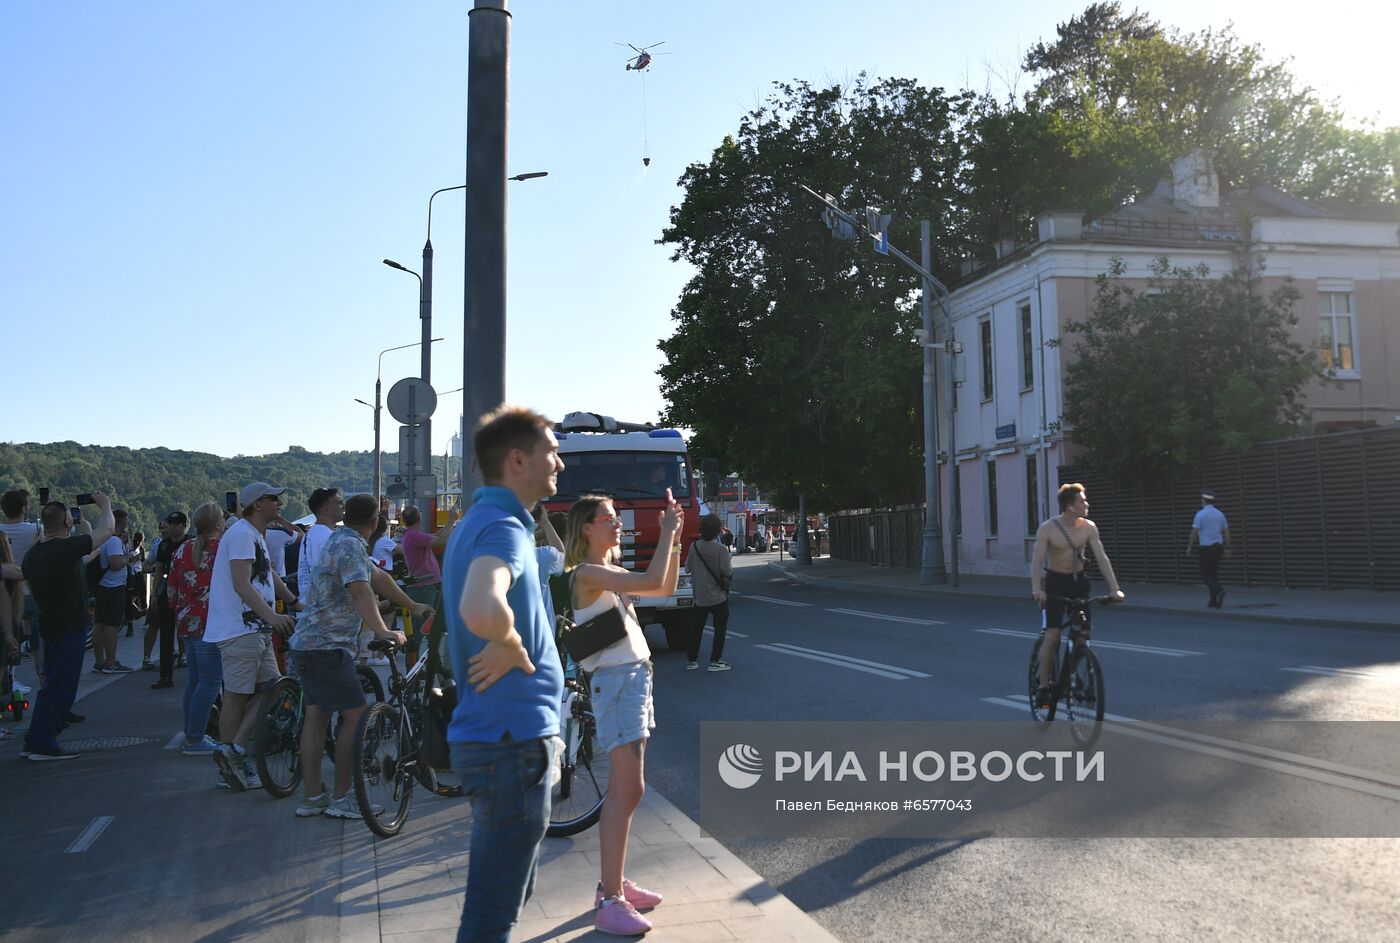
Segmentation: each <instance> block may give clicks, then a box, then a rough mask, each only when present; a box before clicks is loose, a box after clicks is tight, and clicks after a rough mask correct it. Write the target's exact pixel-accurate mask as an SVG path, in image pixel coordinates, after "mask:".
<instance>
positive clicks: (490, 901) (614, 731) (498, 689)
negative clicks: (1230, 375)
mask: <svg viewBox="0 0 1400 943" xmlns="http://www.w3.org/2000/svg"><path fill="white" fill-rule="evenodd" d="M474 445H475V454H476V456H477V461H478V464H479V468H480V470H481V474H482V477H483V480H484V482H485V484H484V485H483V487H481V488H480V489H478V490H477V492H476V493H475V495H474V496H473V501H472V504H471V509H470V511H469V512H468V513H467V514H466V516H465V517H464V518H462V519H461V521H460V522H457V521H456V520H455V519H454V520H449V521H448V523H447V524H446V525H445V526H443V527H442V528H441V529H439V530H437V531H436V532H432V531H427V530H424V529H422V528H421V524H422V520H421V512H420V511H419V509H418V508H415V507H408V508H405V509H403V510H402V511H401V512H400V515H399V516H400V524H401V525H402V527H403V530H402V532H401V533H399V534H398V535H397V537H398V539H397V540H395V539H394V538H395V536H396V535H394V534H391V533H389V532H388V529H389V519H388V515H387V507H386V506H384V505H381V503H380V501H379V499H377V498H375V497H374V496H371V495H365V494H356V495H350V496H348V497H345V496H342V495H340V494H339V492H338V491H337V490H336V489H332V488H324V489H319V490H317V491H316V492H313V494H312V495H310V496H309V499H308V506H309V507H310V508H311V511H312V515H313V516H314V522H312V523H310V524H309V525H308V526H305V527H298V526H297V525H295V524H293V523H292V522H290V521H288V520H286V518H284V517H283V516H282V507H283V502H284V496H285V492H284V490H283V489H281V488H278V487H275V486H273V485H271V484H268V483H266V482H253V483H251V484H249V485H247V486H246V487H244V488H243V489H242V490H241V492H239V493H238V494H237V496H236V498H237V500H236V501H233V502H230V503H231V505H232V506H231V507H226V506H224V505H220V504H219V503H217V502H214V501H210V502H208V503H206V504H203V505H201V506H199V507H198V508H195V509H194V511H193V513H192V515H190V516H189V517H186V515H185V513H184V512H183V511H181V510H172V511H171V512H170V513H169V514H167V515H166V517H165V518H164V519H163V520H162V521H161V524H160V535H159V538H158V539H157V540H156V541H154V542H153V544H152V546H151V547H150V548H149V550H147V551H146V552H145V553H144V555H143V554H142V552H141V550H140V549H137V547H136V546H135V541H134V539H128V538H127V537H126V534H125V524H126V521H125V515H124V514H122V513H121V512H120V509H113V508H112V506H111V501H110V500H109V499H108V497H107V496H106V495H104V494H101V493H98V492H94V493H93V494H92V501H93V503H94V504H95V505H96V509H97V511H98V515H97V520H96V522H95V523H93V522H90V521H88V520H86V519H85V518H84V517H83V516H82V515H80V514H73V513H72V509H70V508H69V507H67V506H66V505H65V504H64V503H62V502H48V503H46V504H45V505H44V506H43V508H42V509H41V511H40V514H39V518H40V520H39V526H38V527H37V528H36V527H35V525H34V524H32V523H26V522H27V521H28V495H27V494H25V493H24V492H10V493H8V494H6V495H5V496H4V501H3V507H4V511H5V517H6V525H5V529H4V530H3V531H0V566H2V567H3V577H4V578H5V580H6V581H7V582H6V586H7V588H8V589H10V590H11V593H12V597H13V598H14V599H15V600H27V601H28V602H27V603H25V602H22V601H21V602H17V604H16V605H15V606H14V607H4V609H5V612H6V613H7V615H8V614H9V613H10V612H11V609H12V608H13V610H14V612H15V613H16V614H17V616H16V618H14V619H9V618H7V619H5V620H4V622H3V623H0V626H3V628H4V630H5V635H4V641H5V646H6V650H7V654H10V653H11V652H13V653H14V654H18V648H19V644H18V639H19V638H20V637H21V636H22V635H25V634H26V633H27V634H28V637H29V638H30V640H31V641H30V644H31V651H32V653H33V656H34V670H35V672H36V676H37V677H38V679H39V681H40V689H39V695H38V698H37V704H36V707H35V710H34V712H33V714H32V717H31V721H30V726H29V729H28V731H27V733H26V735H25V742H24V749H23V751H22V755H23V756H25V757H27V758H29V759H30V760H32V761H49V760H69V759H72V758H74V757H75V756H77V753H75V752H73V751H70V750H67V749H65V748H64V747H63V746H62V745H61V744H60V743H59V739H58V737H59V734H60V732H61V731H62V729H63V728H64V726H66V725H67V724H71V723H76V722H78V721H80V720H81V719H82V718H81V717H80V716H79V715H75V714H73V713H72V707H73V704H74V698H75V696H76V693H77V687H78V680H79V677H80V674H81V671H82V667H83V664H84V652H85V647H86V646H87V645H89V644H90V646H91V649H92V651H93V659H92V669H91V670H93V671H99V672H104V673H125V672H128V671H130V670H131V669H130V668H128V667H127V666H124V665H122V664H121V663H120V662H119V661H118V660H117V657H116V648H117V638H118V635H117V629H118V627H119V626H120V625H122V624H123V622H124V621H125V617H126V615H127V611H128V607H129V604H130V600H129V594H128V593H127V590H126V587H127V581H128V578H129V576H130V573H131V568H132V567H133V566H141V567H142V569H143V571H144V574H145V576H144V578H145V579H149V580H150V581H151V584H150V585H151V594H150V602H149V605H148V606H147V607H146V609H145V616H146V623H147V631H146V635H145V637H144V639H143V642H144V650H145V653H146V657H145V658H144V659H143V667H149V668H150V669H151V670H158V671H159V675H158V676H157V679H156V681H155V682H154V683H153V684H152V685H151V687H153V688H157V689H159V688H164V687H171V686H173V684H174V670H175V669H176V668H177V667H179V666H180V665H181V664H183V665H184V666H185V668H186V672H187V673H186V677H185V682H186V683H185V688H184V695H183V698H182V701H181V706H182V714H183V730H184V745H183V748H182V749H183V753H185V754H186V755H195V756H199V755H204V756H209V757H211V758H212V760H213V762H214V763H215V765H216V766H217V771H218V777H217V781H216V785H217V786H219V787H220V788H226V789H229V790H233V791H243V790H248V789H256V788H260V786H261V782H260V781H259V778H258V774H257V771H256V769H255V767H254V764H253V763H252V762H251V759H250V756H249V749H248V744H249V736H250V734H251V732H252V729H253V724H254V720H255V714H256V711H255V710H252V709H251V708H252V706H253V705H254V703H255V698H256V695H257V693H258V692H259V691H261V690H263V689H264V688H265V687H266V686H267V685H268V684H270V683H271V682H272V681H274V680H275V679H276V678H278V677H279V676H280V675H281V674H282V673H284V672H286V671H288V670H290V671H292V672H294V673H295V674H296V675H297V676H298V678H299V679H300V681H301V684H302V688H303V691H304V696H305V703H306V705H307V709H306V713H305V718H304V724H303V730H302V740H301V744H300V749H301V754H302V764H301V766H302V771H303V796H302V799H301V802H300V804H299V805H298V806H297V807H296V809H295V815H296V816H297V817H300V818H310V817H314V816H328V817H333V818H359V817H360V811H359V809H358V807H357V805H356V803H355V802H354V800H353V799H352V798H351V797H350V796H349V789H350V787H351V752H352V749H353V738H350V737H342V738H337V741H336V750H335V758H334V759H335V763H334V766H335V773H334V778H333V780H332V782H331V783H329V784H327V783H325V782H323V777H322V774H321V761H320V757H321V751H322V748H323V744H324V741H325V736H326V730H327V727H328V725H329V723H330V721H331V717H332V715H333V714H337V713H338V714H340V715H341V718H342V724H344V723H346V722H349V723H350V724H352V725H353V723H354V722H355V720H356V719H357V718H358V716H359V714H360V712H362V711H363V710H364V708H365V694H364V692H363V689H362V687H361V684H360V681H359V678H358V676H357V674H356V670H355V669H356V665H357V664H358V663H363V661H364V660H365V658H366V656H367V652H366V648H365V642H366V640H367V639H369V638H375V637H377V638H381V639H389V640H392V641H393V642H395V643H396V644H398V645H400V646H402V645H403V644H404V643H405V637H404V635H403V633H402V632H399V631H398V630H396V629H395V628H394V627H393V621H392V617H391V618H390V619H389V620H387V621H386V619H385V618H384V611H385V607H387V608H388V609H389V610H390V611H393V609H394V608H395V607H402V608H403V609H405V610H408V611H410V612H412V613H413V614H414V615H415V616H416V617H417V618H420V619H421V618H423V617H425V616H426V615H427V614H428V613H429V612H430V611H431V610H432V608H433V602H434V600H435V599H437V597H438V593H439V592H441V594H442V599H443V613H444V615H445V619H446V623H447V630H446V641H447V656H448V657H447V670H449V671H451V673H452V674H453V676H454V677H456V678H458V679H463V683H462V684H460V686H459V689H458V704H457V707H456V709H455V711H454V712H453V715H452V719H451V722H450V724H449V726H448V730H447V740H448V745H449V747H450V752H451V757H452V766H453V769H454V770H455V771H456V773H457V774H458V776H459V779H460V782H461V786H462V790H463V794H464V795H465V796H466V798H467V799H468V801H469V802H471V804H472V813H473V815H472V828H471V849H470V856H469V866H468V876H467V893H466V900H465V904H464V907H463V913H462V920H461V925H460V929H459V935H458V939H459V940H505V939H507V938H508V937H509V933H510V929H511V927H512V926H513V925H514V924H515V922H516V921H517V920H518V918H519V914H520V910H521V908H522V907H523V905H524V903H525V901H526V900H528V899H529V896H530V894H531V893H532V892H533V889H534V883H535V874H536V869H537V865H538V857H539V846H540V843H541V841H542V840H543V837H544V834H545V828H546V825H547V824H548V821H549V809H550V791H551V788H552V785H553V782H554V781H555V780H556V778H557V763H558V761H559V750H560V748H561V747H562V745H563V744H562V741H560V740H559V734H560V709H561V705H562V703H563V688H564V668H565V662H564V659H563V658H561V655H560V650H559V647H558V642H557V639H556V629H557V625H556V618H555V615H556V614H555V600H557V599H559V594H560V592H562V596H563V601H562V605H563V606H564V607H565V608H566V609H567V614H568V616H569V617H570V622H571V623H572V624H575V625H580V626H582V625H586V624H588V623H589V622H590V620H594V619H596V618H598V617H599V616H600V615H603V614H604V613H607V614H609V618H610V619H612V620H613V621H614V622H615V623H616V624H617V625H619V626H620V629H619V634H618V636H617V637H616V638H613V639H611V640H609V641H607V642H606V644H601V645H600V646H599V647H598V648H597V649H596V650H594V651H590V652H587V653H586V654H582V655H581V656H580V657H579V658H578V664H579V667H580V668H581V669H582V670H583V671H584V672H586V676H587V677H588V679H589V683H590V685H591V688H592V704H593V711H594V715H595V718H596V722H597V738H596V744H597V748H598V749H601V750H606V751H608V753H609V756H610V759H611V770H612V772H611V778H610V781H609V783H608V787H607V788H608V792H607V797H606V800H605V802H604V805H603V812H602V818H601V820H600V824H599V829H600V842H601V849H602V853H601V861H600V873H599V881H598V884H597V888H596V892H595V895H594V900H593V904H594V907H595V926H596V927H597V929H599V930H601V931H603V932H606V933H611V934H619V935H639V934H642V933H645V932H646V931H648V930H649V929H650V928H651V923H650V921H649V920H648V919H647V918H646V917H645V916H644V915H643V913H642V911H646V910H649V909H651V908H654V907H656V906H658V905H659V904H660V903H661V902H662V895H661V894H659V893H657V892H655V891H651V890H647V889H646V888H643V887H641V886H639V885H638V884H636V883H635V882H633V881H632V880H630V879H629V878H627V876H626V860H627V846H628V838H629V834H630V830H631V822H632V818H633V815H634V814H635V812H636V810H637V807H638V805H639V804H640V802H641V799H642V796H643V793H644V791H645V788H646V787H645V772H644V770H645V763H644V760H645V752H646V751H645V747H646V743H647V741H648V739H649V737H650V736H651V732H652V730H653V728H654V727H655V716H654V709H653V702H652V689H653V681H654V675H653V671H652V665H651V657H650V656H651V652H650V650H649V648H648V646H647V642H646V639H645V636H644V634H643V632H642V627H641V624H640V623H639V621H638V619H637V615H636V612H635V610H634V608H633V605H632V602H631V597H632V596H634V595H666V594H670V593H672V592H674V590H675V587H676V584H677V580H678V576H679V572H680V568H681V566H682V565H685V566H686V568H687V569H688V570H689V572H690V575H691V578H692V580H693V583H694V586H695V601H696V610H697V613H698V614H699V616H700V618H699V620H698V621H697V624H696V625H695V628H694V641H693V643H692V644H691V646H690V651H689V653H688V657H687V668H697V667H698V666H699V665H698V657H699V650H700V643H701V639H702V632H703V628H704V625H705V623H706V622H707V621H712V622H713V626H714V640H713V642H712V647H711V652H710V660H709V664H708V669H709V670H710V671H726V670H729V667H730V666H729V665H728V663H727V662H725V661H724V659H723V652H724V642H725V634H726V627H727V622H728V586H729V580H730V579H731V578H732V574H733V568H732V563H731V562H730V559H729V557H730V554H729V551H728V550H727V548H726V547H725V546H724V545H723V544H722V543H721V542H720V535H721V530H722V528H721V524H720V521H719V519H718V518H715V517H712V516H711V517H706V518H704V519H703V520H702V522H701V532H700V539H699V540H697V541H695V542H694V544H693V545H692V547H691V549H690V554H689V559H688V560H685V561H683V560H682V546H681V531H682V526H681V525H682V520H683V512H682V509H681V507H680V505H679V504H678V503H677V502H676V501H675V499H674V498H673V497H672V495H671V492H670V490H669V489H667V491H666V494H665V507H664V509H663V510H662V511H661V512H660V540H659V543H658V547H657V551H656V553H655V554H654V556H653V558H652V561H651V563H650V565H649V566H648V567H647V568H646V569H645V570H635V571H634V570H628V569H625V568H623V567H622V566H620V565H619V561H620V543H621V537H622V527H621V519H620V515H619V513H618V510H617V508H616V507H615V505H614V504H613V502H612V500H611V499H610V498H607V497H604V496H599V495H587V496H584V497H583V498H581V499H579V500H578V501H576V502H575V503H574V505H573V507H572V508H571V510H570V511H569V513H568V515H567V517H564V516H563V515H556V517H555V518H554V519H553V520H551V519H550V518H549V517H548V516H546V515H545V514H544V513H543V511H542V510H541V502H542V501H543V500H544V499H546V498H549V497H550V496H552V495H553V494H554V493H555V490H556V487H557V476H558V473H559V472H560V471H561V470H562V469H563V467H564V464H563V461H562V460H561V459H560V458H559V455H558V442H557V440H556V439H555V437H554V434H553V431H552V424H551V423H550V422H549V421H548V420H547V419H545V418H544V417H543V416H541V415H539V414H538V413H535V412H532V411H530V410H527V409H522V408H518V407H502V408H501V409H499V410H497V411H495V412H493V413H490V414H488V415H486V416H484V417H482V419H481V421H480V422H479V423H478V426H477V428H476V432H475V438H474ZM12 523H19V524H22V525H24V526H22V527H19V528H12V527H10V525H11V524H12ZM191 525H192V526H191ZM439 555H441V562H439ZM396 560H402V561H403V565H404V566H405V567H406V569H407V571H408V573H409V574H410V575H411V576H412V577H413V579H412V580H410V581H409V583H410V585H409V587H408V589H407V591H405V589H403V588H401V587H400V586H399V584H398V582H396V580H395V579H394V577H393V576H392V575H391V574H390V572H389V569H390V568H391V567H392V566H393V565H394V562H395V561H396ZM89 568H91V572H92V577H91V586H90V585H89V580H90V577H89ZM551 576H556V577H558V580H559V581H558V582H557V583H556V586H555V587H553V589H555V590H556V592H555V593H553V594H552V592H551V590H552V587H551V584H550V578H551ZM560 587H562V588H563V589H562V590H560ZM26 606H27V608H26ZM90 617H91V618H90ZM177 642H178V645H177ZM157 645H158V650H157ZM153 652H155V653H156V654H157V657H158V661H155V662H153V661H152V660H151V655H152V653H153ZM216 703H217V704H218V712H217V714H218V716H217V735H216V736H212V735H211V734H210V732H209V728H210V718H211V715H212V713H213V711H214V707H215V705H216ZM348 729H353V726H352V727H350V728H348ZM505 781H510V782H512V783H516V784H519V788H511V789H502V788H501V784H502V783H503V782H505Z"/></svg>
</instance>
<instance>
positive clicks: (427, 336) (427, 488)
mask: <svg viewBox="0 0 1400 943" xmlns="http://www.w3.org/2000/svg"><path fill="white" fill-rule="evenodd" d="M418 319H419V320H420V321H422V327H423V340H422V344H423V357H422V374H421V375H422V377H423V382H424V383H428V384H431V383H432V382H433V343H432V337H433V247H432V245H431V244H427V245H424V246H423V276H422V278H420V279H419V287H418ZM419 435H421V436H422V437H423V441H424V443H425V445H424V448H423V452H424V453H426V454H427V456H428V468H427V475H426V477H418V478H416V479H415V483H416V484H417V485H418V487H419V489H420V490H422V491H423V497H425V498H428V500H427V501H425V502H423V503H421V504H419V508H418V509H419V510H420V511H422V512H423V516H422V518H421V519H420V520H419V522H418V526H419V527H420V528H421V529H422V530H423V531H424V532H426V533H429V534H431V533H432V532H433V531H434V530H435V529H436V528H435V527H434V526H433V525H434V524H435V523H437V522H436V520H435V519H434V515H433V513H432V501H433V499H435V498H436V496H437V475H435V474H434V473H433V420H432V417H429V418H427V419H424V420H423V421H422V422H421V423H420V424H419Z"/></svg>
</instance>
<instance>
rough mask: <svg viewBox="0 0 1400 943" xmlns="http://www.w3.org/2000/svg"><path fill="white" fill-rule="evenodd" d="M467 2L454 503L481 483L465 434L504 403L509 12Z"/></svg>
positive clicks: (490, 0) (498, 0) (492, 0)
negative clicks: (457, 488)
mask: <svg viewBox="0 0 1400 943" xmlns="http://www.w3.org/2000/svg"><path fill="white" fill-rule="evenodd" d="M506 2H507V0H475V3H474V5H473V7H472V11H471V13H470V14H468V38H467V183H466V187H467V201H466V202H467V210H466V292H465V306H464V311H463V332H462V334H463V341H462V348H463V349H462V379H463V382H464V383H465V385H466V389H465V390H464V391H463V396H462V413H463V416H464V417H465V418H464V421H463V424H464V426H465V427H466V428H464V429H463V435H462V497H463V507H464V508H465V507H466V506H467V505H468V504H469V503H470V501H471V494H472V492H473V491H474V490H475V488H476V486H477V485H479V484H480V483H481V473H480V471H479V470H478V469H477V468H476V467H475V464H474V462H473V461H472V459H473V458H474V454H473V453H474V452H475V449H474V447H473V443H472V439H471V437H469V436H467V435H466V433H467V432H469V431H472V430H474V429H475V425H476V420H477V418H478V417H479V416H481V415H482V414H483V413H486V412H489V411H490V410H492V409H495V408H496V407H497V406H499V405H500V404H501V403H502V402H504V401H505V386H506V382H505V365H506V156H507V135H506V130H507V125H508V119H509V81H510V11H509V10H507V9H506Z"/></svg>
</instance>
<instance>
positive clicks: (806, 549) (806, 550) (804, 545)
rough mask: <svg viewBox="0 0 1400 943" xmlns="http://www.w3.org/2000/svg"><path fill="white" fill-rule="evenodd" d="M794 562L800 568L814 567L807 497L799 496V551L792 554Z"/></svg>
mask: <svg viewBox="0 0 1400 943" xmlns="http://www.w3.org/2000/svg"><path fill="white" fill-rule="evenodd" d="M792 559H793V562H794V563H796V564H797V565H798V566H811V565H812V544H811V542H810V541H809V540H808V539H807V496H806V495H805V494H799V495H798V496H797V549H795V550H793V552H792Z"/></svg>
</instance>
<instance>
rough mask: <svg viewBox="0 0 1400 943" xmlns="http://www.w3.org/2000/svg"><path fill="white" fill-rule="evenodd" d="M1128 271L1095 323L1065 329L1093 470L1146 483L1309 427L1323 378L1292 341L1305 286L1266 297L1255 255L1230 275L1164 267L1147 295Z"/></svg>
mask: <svg viewBox="0 0 1400 943" xmlns="http://www.w3.org/2000/svg"><path fill="white" fill-rule="evenodd" d="M1123 272H1124V267H1123V262H1122V261H1121V260H1119V259H1115V260H1114V265H1113V267H1112V269H1111V270H1110V271H1109V272H1107V273H1105V274H1103V275H1100V276H1099V278H1098V285H1097V292H1096V295H1095V298H1094V305H1093V308H1092V310H1091V312H1090V314H1089V316H1088V317H1087V318H1086V319H1085V320H1083V321H1077V322H1071V323H1069V324H1066V325H1065V327H1064V330H1065V334H1066V337H1065V338H1063V339H1062V342H1063V343H1065V344H1068V345H1071V350H1070V356H1069V357H1068V358H1067V360H1068V363H1067V366H1066V370H1065V386H1064V395H1065V414H1066V416H1068V417H1072V420H1073V423H1074V426H1073V430H1072V433H1071V434H1072V437H1073V439H1074V442H1075V444H1076V445H1078V446H1080V447H1082V448H1083V449H1084V453H1085V454H1084V458H1083V461H1084V463H1085V464H1089V465H1093V466H1094V467H1096V468H1099V469H1101V470H1102V471H1104V472H1105V473H1107V474H1108V475H1109V476H1111V477H1112V478H1114V479H1116V480H1118V481H1122V482H1124V483H1127V484H1137V483H1141V482H1142V481H1144V480H1146V479H1148V478H1152V477H1154V476H1157V475H1180V474H1182V473H1185V472H1189V471H1192V470H1194V469H1195V468H1196V467H1197V465H1198V463H1199V462H1200V460H1201V457H1202V455H1203V454H1204V453H1205V452H1207V451H1209V450H1211V449H1216V448H1230V449H1242V448H1245V447H1246V446H1249V445H1252V444H1254V443H1255V442H1259V441H1263V440H1265V439H1269V438H1274V437H1278V436H1281V435H1284V434H1287V433H1289V432H1291V431H1296V430H1297V428H1298V426H1299V424H1300V423H1301V422H1302V419H1303V404H1302V399H1301V392H1302V389H1303V387H1304V386H1305V385H1306V384H1307V383H1308V382H1309V381H1311V380H1314V379H1320V378H1321V377H1322V376H1323V374H1322V365H1321V362H1320V360H1319V359H1318V357H1317V354H1316V352H1315V351H1313V350H1311V349H1309V348H1305V347H1303V346H1301V345H1300V344H1298V343H1297V342H1295V341H1294V340H1293V339H1292V332H1291V330H1290V329H1291V328H1292V327H1293V326H1294V325H1295V324H1296V323H1297V318H1296V317H1295V316H1294V314H1293V305H1294V303H1295V302H1296V301H1297V299H1298V297H1299V296H1298V291H1297V289H1295V288H1294V287H1293V286H1292V285H1291V284H1289V283H1285V284H1283V285H1282V286H1280V287H1279V288H1277V289H1275V290H1274V291H1272V292H1270V293H1268V294H1262V293H1261V291H1260V286H1259V272H1258V270H1257V268H1256V267H1254V266H1251V265H1250V263H1249V261H1248V260H1247V258H1246V257H1245V256H1244V255H1241V256H1240V257H1239V259H1237V262H1236V265H1235V267H1234V268H1233V269H1232V270H1231V271H1230V272H1228V273H1226V274H1224V275H1222V276H1219V277H1213V276H1212V275H1211V273H1210V271H1209V270H1208V269H1207V268H1206V267H1205V266H1204V265H1201V266H1197V267H1194V268H1179V267H1172V266H1171V264H1170V262H1169V261H1168V260H1167V259H1166V258H1165V257H1163V258H1159V259H1158V260H1157V261H1156V262H1155V263H1154V265H1153V269H1152V278H1151V279H1150V280H1149V282H1148V286H1147V288H1146V289H1145V290H1141V289H1136V288H1133V287H1130V286H1129V285H1128V284H1127V283H1125V282H1124V281H1123V279H1122V275H1123Z"/></svg>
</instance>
